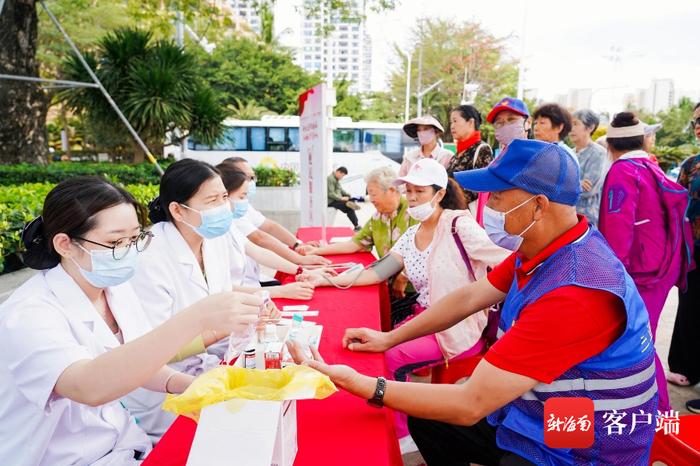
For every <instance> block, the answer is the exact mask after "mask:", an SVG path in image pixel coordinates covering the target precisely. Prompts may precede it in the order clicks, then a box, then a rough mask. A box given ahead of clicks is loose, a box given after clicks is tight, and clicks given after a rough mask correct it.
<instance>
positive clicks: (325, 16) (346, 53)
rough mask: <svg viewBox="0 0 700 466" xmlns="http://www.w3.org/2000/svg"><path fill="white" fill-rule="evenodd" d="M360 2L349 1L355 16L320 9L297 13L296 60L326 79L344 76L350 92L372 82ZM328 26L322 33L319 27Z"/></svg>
mask: <svg viewBox="0 0 700 466" xmlns="http://www.w3.org/2000/svg"><path fill="white" fill-rule="evenodd" d="M363 8H364V2H362V1H355V2H353V12H354V13H355V14H356V19H355V20H343V19H342V18H340V17H339V16H337V15H330V14H329V13H327V12H323V11H321V12H320V13H319V14H317V15H311V14H310V13H308V12H307V11H306V10H304V11H303V12H302V15H301V45H300V47H299V49H298V51H297V58H296V61H297V63H298V64H299V65H300V66H301V67H302V68H304V69H305V70H307V71H319V72H321V73H322V74H323V76H324V77H325V78H326V79H332V80H334V81H335V80H338V79H341V78H343V77H344V78H345V79H346V80H348V81H350V83H351V84H350V92H353V93H357V92H367V91H369V90H370V88H371V83H372V43H371V39H370V37H369V34H368V32H367V29H366V25H365V24H364V22H363V21H362V20H361V18H362V12H363ZM329 28H332V30H331V32H329V33H328V34H326V35H324V33H323V31H325V30H328V29H329Z"/></svg>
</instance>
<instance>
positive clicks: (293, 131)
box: [287, 128, 299, 151]
mask: <svg viewBox="0 0 700 466" xmlns="http://www.w3.org/2000/svg"><path fill="white" fill-rule="evenodd" d="M288 131H289V144H290V145H289V147H288V148H287V150H289V151H298V150H299V128H289V130H288Z"/></svg>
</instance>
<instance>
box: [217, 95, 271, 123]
mask: <svg viewBox="0 0 700 466" xmlns="http://www.w3.org/2000/svg"><path fill="white" fill-rule="evenodd" d="M235 101H236V105H228V106H227V108H228V110H229V112H230V116H231V118H236V119H238V120H259V119H260V118H262V117H263V116H265V115H274V114H275V112H271V111H270V110H268V109H267V108H265V107H263V106H262V105H258V104H256V103H255V102H254V101H252V100H249V101H248V102H243V101H242V100H241V99H239V98H238V97H236V99H235Z"/></svg>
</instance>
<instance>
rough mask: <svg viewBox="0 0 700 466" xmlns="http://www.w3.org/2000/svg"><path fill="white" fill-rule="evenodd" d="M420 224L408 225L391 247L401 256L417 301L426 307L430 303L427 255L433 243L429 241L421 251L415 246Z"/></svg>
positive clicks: (392, 250)
mask: <svg viewBox="0 0 700 466" xmlns="http://www.w3.org/2000/svg"><path fill="white" fill-rule="evenodd" d="M419 227H420V224H418V225H413V226H412V227H409V228H408V229H407V230H406V232H405V233H404V234H403V235H401V237H400V238H399V240H398V241H397V242H396V244H394V246H393V247H392V248H391V252H395V253H396V254H398V255H400V256H401V257H402V258H403V264H404V268H405V270H406V276H407V277H408V279H409V280H410V281H411V284H412V285H413V288H414V289H415V290H416V292H417V293H418V299H417V301H418V303H419V304H420V305H421V306H423V307H428V304H429V303H430V287H429V286H428V256H429V255H430V250H431V249H432V247H433V244H432V243H430V244H429V245H428V247H427V248H425V249H424V250H423V251H420V250H418V247H417V246H416V232H417V231H418V228H419Z"/></svg>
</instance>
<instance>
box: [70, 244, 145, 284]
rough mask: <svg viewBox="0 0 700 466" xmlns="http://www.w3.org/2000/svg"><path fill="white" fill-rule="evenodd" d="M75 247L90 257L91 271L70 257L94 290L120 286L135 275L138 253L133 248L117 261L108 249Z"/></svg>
mask: <svg viewBox="0 0 700 466" xmlns="http://www.w3.org/2000/svg"><path fill="white" fill-rule="evenodd" d="M76 244H77V243H76ZM77 246H78V247H79V248H80V249H82V250H83V251H85V252H87V253H88V254H89V255H90V261H91V262H92V270H85V269H83V268H82V267H81V266H80V264H78V263H77V262H76V261H75V259H73V258H72V257H71V260H72V261H73V263H74V264H75V265H77V266H78V269H79V270H80V273H81V275H82V276H83V278H84V279H85V280H87V282H88V283H90V284H91V285H92V286H94V287H95V288H107V287H110V286H117V285H121V284H122V283H124V282H125V281H127V280H129V279H130V278H131V277H133V276H134V273H136V268H137V267H138V265H139V253H138V251H137V250H136V248H135V247H133V246H132V247H131V248H130V249H129V251H128V252H127V253H126V255H125V256H124V257H122V258H121V259H119V260H116V259H115V258H114V256H113V255H112V251H111V250H110V249H105V250H93V251H90V250H88V249H85V248H84V247H82V246H81V245H79V244H77Z"/></svg>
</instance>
